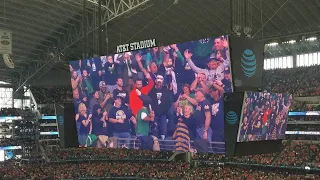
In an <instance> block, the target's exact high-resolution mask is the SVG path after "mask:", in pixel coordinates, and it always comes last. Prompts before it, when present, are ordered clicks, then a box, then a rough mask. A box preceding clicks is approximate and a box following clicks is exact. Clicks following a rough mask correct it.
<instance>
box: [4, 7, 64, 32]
mask: <svg viewBox="0 0 320 180" xmlns="http://www.w3.org/2000/svg"><path fill="white" fill-rule="evenodd" d="M3 8H4V6H1V4H0V9H3ZM5 8H6V12H5V13H6V14H11V15H13V16H17V17H20V18H19V19H27V20H30V21H31V19H32V20H34V21H36V22H37V24H39V23H41V24H46V25H49V26H51V27H54V29H55V28H56V25H57V24H64V23H65V20H64V21H62V20H60V19H58V18H52V17H51V16H49V15H47V14H45V17H43V16H42V17H40V16H39V14H38V13H36V12H34V11H33V10H32V9H29V8H28V7H27V6H24V7H23V8H15V6H8V7H7V6H6V7H5ZM1 11H2V10H1ZM17 11H19V14H18V13H12V12H17ZM1 13H3V12H1ZM20 13H21V14H20ZM30 17H32V18H30ZM34 17H36V18H34ZM62 28H63V27H62Z"/></svg>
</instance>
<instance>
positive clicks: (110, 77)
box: [103, 56, 120, 93]
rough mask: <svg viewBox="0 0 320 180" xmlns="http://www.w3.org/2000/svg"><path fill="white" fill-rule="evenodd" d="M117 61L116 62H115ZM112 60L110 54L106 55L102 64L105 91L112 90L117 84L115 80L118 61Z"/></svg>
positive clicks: (117, 75)
mask: <svg viewBox="0 0 320 180" xmlns="http://www.w3.org/2000/svg"><path fill="white" fill-rule="evenodd" d="M117 62H118V63H117ZM117 62H114V61H113V57H112V56H107V61H106V63H105V64H104V67H103V68H104V82H105V83H106V85H107V91H108V92H111V93H112V92H113V91H114V90H115V89H116V88H117V86H116V81H117V78H118V77H119V72H118V70H119V67H118V66H119V63H120V62H119V61H117Z"/></svg>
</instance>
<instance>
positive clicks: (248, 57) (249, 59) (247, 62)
mask: <svg viewBox="0 0 320 180" xmlns="http://www.w3.org/2000/svg"><path fill="white" fill-rule="evenodd" d="M241 67H242V71H243V73H244V75H245V76H247V77H249V78H250V77H252V76H254V74H255V73H256V69H257V60H256V56H255V54H254V53H253V51H252V50H251V49H246V50H244V51H243V53H242V57H241Z"/></svg>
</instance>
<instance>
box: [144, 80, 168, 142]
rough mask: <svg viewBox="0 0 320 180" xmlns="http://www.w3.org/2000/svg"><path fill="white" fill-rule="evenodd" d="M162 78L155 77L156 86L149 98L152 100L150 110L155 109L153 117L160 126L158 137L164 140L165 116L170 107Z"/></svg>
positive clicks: (165, 132)
mask: <svg viewBox="0 0 320 180" xmlns="http://www.w3.org/2000/svg"><path fill="white" fill-rule="evenodd" d="M163 82H164V78H163V76H162V75H157V77H156V85H155V87H154V88H153V89H152V90H151V92H150V94H149V96H150V98H151V99H152V109H155V110H156V111H155V117H156V121H158V122H157V123H158V124H159V125H160V136H161V139H164V138H165V136H166V134H167V124H168V122H167V115H168V111H169V109H170V106H171V103H172V102H171V98H170V97H171V92H170V91H169V90H168V89H167V88H166V87H165V86H164V85H163Z"/></svg>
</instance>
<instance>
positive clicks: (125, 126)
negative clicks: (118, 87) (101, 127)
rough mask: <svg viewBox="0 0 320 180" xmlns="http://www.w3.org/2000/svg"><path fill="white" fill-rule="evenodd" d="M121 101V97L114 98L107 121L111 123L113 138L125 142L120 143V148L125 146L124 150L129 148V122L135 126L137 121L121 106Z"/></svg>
mask: <svg viewBox="0 0 320 180" xmlns="http://www.w3.org/2000/svg"><path fill="white" fill-rule="evenodd" d="M121 100H122V99H121V97H119V96H117V97H115V100H114V107H112V108H111V110H110V112H109V121H110V122H111V123H113V136H115V137H118V138H124V139H125V140H122V141H120V142H122V143H121V146H123V145H125V147H126V148H130V140H129V138H131V132H130V121H131V122H132V123H133V124H134V126H136V125H137V121H136V118H135V117H134V116H133V115H132V113H131V112H130V111H129V110H128V108H124V107H123V106H122V102H121Z"/></svg>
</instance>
